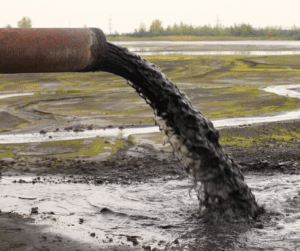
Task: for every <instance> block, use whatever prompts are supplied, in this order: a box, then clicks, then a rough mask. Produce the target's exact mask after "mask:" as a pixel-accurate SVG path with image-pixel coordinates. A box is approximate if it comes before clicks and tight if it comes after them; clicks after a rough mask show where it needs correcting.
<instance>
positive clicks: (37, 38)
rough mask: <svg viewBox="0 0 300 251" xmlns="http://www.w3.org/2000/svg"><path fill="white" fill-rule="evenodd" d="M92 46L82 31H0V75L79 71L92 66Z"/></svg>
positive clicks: (89, 36)
mask: <svg viewBox="0 0 300 251" xmlns="http://www.w3.org/2000/svg"><path fill="white" fill-rule="evenodd" d="M92 45H93V33H92V31H91V30H89V29H84V28H82V29H80V28H79V29H14V28H12V29H0V59H1V60H0V72H1V73H27V72H66V71H81V70H83V69H85V68H86V67H87V66H88V65H89V64H91V60H92V55H91V54H92V53H91V47H92ZM102 61H103V59H101V62H102Z"/></svg>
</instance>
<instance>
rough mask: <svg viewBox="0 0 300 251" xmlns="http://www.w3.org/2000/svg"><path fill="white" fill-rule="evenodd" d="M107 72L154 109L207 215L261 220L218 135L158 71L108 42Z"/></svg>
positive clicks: (162, 129)
mask: <svg viewBox="0 0 300 251" xmlns="http://www.w3.org/2000/svg"><path fill="white" fill-rule="evenodd" d="M101 71H107V72H110V73H113V74H116V75H119V76H122V77H123V78H125V79H127V80H128V84H129V85H131V86H132V87H133V88H134V89H135V90H136V91H137V92H138V93H139V95H140V96H141V97H142V98H143V99H145V101H146V102H147V103H148V104H149V105H150V106H151V107H152V108H153V110H154V114H155V118H154V119H155V121H156V124H157V125H158V126H159V128H160V130H161V131H163V132H164V133H165V134H166V135H167V136H168V139H169V142H170V144H171V145H172V147H173V148H174V152H175V155H176V156H177V157H178V159H179V160H180V162H181V163H182V164H183V166H184V167H185V170H186V171H187V172H188V174H189V175H190V177H191V178H192V180H193V181H194V184H195V189H196V190H197V194H198V199H199V202H200V208H201V210H202V211H203V212H204V211H205V212H217V213H221V214H225V215H228V216H230V217H233V216H247V215H248V216H250V217H252V218H256V217H257V216H258V215H259V213H260V210H261V209H260V207H259V206H258V204H257V202H256V200H255V196H254V195H253V194H252V192H251V190H250V188H249V187H248V186H247V184H246V183H245V181H244V176H243V174H242V172H241V170H240V167H239V165H238V164H237V163H236V162H235V161H234V160H233V159H231V158H230V157H229V156H228V155H227V154H226V153H225V151H224V149H223V148H222V146H221V145H220V144H219V132H218V130H217V129H215V128H214V126H213V124H212V123H211V122H210V121H209V120H208V119H206V118H205V117H204V115H203V114H202V113H201V112H199V111H198V110H197V109H196V108H194V107H193V105H192V103H191V101H190V100H189V98H188V97H187V96H186V94H185V93H184V92H182V91H180V90H179V89H178V87H177V86H176V85H175V84H174V83H172V81H171V80H170V79H169V78H168V77H167V76H166V75H164V74H163V73H162V72H161V70H160V69H159V68H158V67H157V66H156V65H154V64H151V63H150V62H148V61H147V60H144V59H142V58H141V57H140V56H138V55H136V54H134V53H132V52H130V51H129V50H128V49H126V48H122V47H120V46H117V45H114V44H112V43H109V42H108V52H107V59H106V60H105V62H104V65H103V66H102V68H101Z"/></svg>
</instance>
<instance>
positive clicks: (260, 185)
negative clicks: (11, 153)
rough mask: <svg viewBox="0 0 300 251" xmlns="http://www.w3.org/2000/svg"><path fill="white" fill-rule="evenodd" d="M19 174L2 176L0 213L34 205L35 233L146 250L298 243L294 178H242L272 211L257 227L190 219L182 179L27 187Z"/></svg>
mask: <svg viewBox="0 0 300 251" xmlns="http://www.w3.org/2000/svg"><path fill="white" fill-rule="evenodd" d="M35 178H36V177H35ZM20 179H21V180H24V181H29V182H30V181H32V180H33V177H25V176H23V177H22V176H16V177H2V180H1V181H0V198H1V204H0V209H1V210H2V211H4V212H7V211H12V212H17V213H20V214H24V215H30V212H31V209H32V208H33V207H38V214H32V215H31V216H32V217H34V218H35V219H36V223H37V224H41V225H46V226H48V228H45V229H44V230H43V231H45V232H48V233H49V232H52V233H55V234H60V235H64V236H68V237H70V238H73V239H74V240H77V241H80V242H87V243H91V244H92V245H95V246H96V247H97V246H99V247H100V246H103V245H113V244H114V245H115V244H122V243H124V244H126V245H128V244H130V245H132V244H133V243H132V241H131V240H130V239H129V240H128V236H136V240H137V241H138V243H136V244H137V245H140V246H143V245H149V246H151V247H152V248H153V247H158V248H159V247H160V248H162V247H164V246H165V245H169V244H170V245H171V246H174V247H176V245H177V244H176V243H179V244H180V245H181V247H182V246H184V245H187V246H189V247H191V246H197V247H203V248H208V249H205V250H214V247H220V246H222V247H223V248H230V249H228V250H258V249H259V250H297V248H299V246H300V224H299V223H300V209H299V207H298V206H299V202H297V201H300V195H299V193H300V176H297V175H283V174H275V175H271V176H264V175H260V174H257V175H249V176H247V177H246V182H247V184H248V185H249V186H250V187H251V188H252V190H253V192H254V194H255V196H256V198H257V200H258V202H259V204H260V205H264V206H265V208H266V209H267V211H268V212H273V216H272V219H271V224H269V225H268V226H262V227H261V229H260V227H259V228H252V229H245V228H243V223H239V224H236V225H233V226H231V227H230V229H228V226H227V227H226V226H223V225H222V224H221V225H220V224H212V225H211V224H208V225H207V224H205V225H204V224H200V221H199V220H198V219H197V218H196V217H193V216H192V215H195V214H197V211H198V200H197V198H196V195H195V193H194V192H193V191H191V193H190V194H189V189H190V187H191V182H190V181H189V180H183V181H178V180H172V181H162V180H156V181H153V182H151V183H145V184H132V185H112V184H107V185H94V184H93V182H88V183H87V184H80V183H76V184H73V183H68V178H66V179H63V178H62V177H52V178H51V179H50V178H49V179H48V178H47V180H46V181H45V182H44V183H35V184H32V183H18V181H19V180H20ZM14 180H16V181H17V183H13V181H14ZM91 233H94V234H95V238H92V237H91ZM176 240H177V241H176ZM174 241H175V242H174ZM209 248H210V249H209ZM187 250H188V249H187ZM225 250H226V249H225Z"/></svg>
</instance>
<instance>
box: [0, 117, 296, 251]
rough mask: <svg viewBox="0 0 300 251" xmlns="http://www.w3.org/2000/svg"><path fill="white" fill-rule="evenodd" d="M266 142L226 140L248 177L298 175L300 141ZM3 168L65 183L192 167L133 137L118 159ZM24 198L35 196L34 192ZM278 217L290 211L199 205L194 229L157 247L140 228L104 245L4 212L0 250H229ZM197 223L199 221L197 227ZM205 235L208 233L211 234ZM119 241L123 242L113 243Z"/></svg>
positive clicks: (127, 179)
mask: <svg viewBox="0 0 300 251" xmlns="http://www.w3.org/2000/svg"><path fill="white" fill-rule="evenodd" d="M292 126H294V124H293V123H283V124H282V125H281V127H285V128H287V129H289V128H291V127H292ZM255 130H257V132H259V131H260V130H261V127H259V126H256V127H247V128H238V130H237V129H236V130H233V129H232V128H229V129H223V130H221V135H222V133H223V134H224V135H225V134H231V135H240V134H241V133H245V134H247V133H251V135H255V133H254V131H255ZM260 142H261V141H260V140H259V139H257V143H258V145H256V146H255V147H241V146H238V145H227V146H226V145H225V150H226V151H227V152H228V153H229V154H230V155H231V156H232V157H233V158H235V160H236V162H237V163H238V164H240V165H241V167H242V171H243V174H244V175H245V177H246V179H247V177H248V175H258V176H268V175H271V176H274V175H276V174H282V175H284V174H289V175H298V174H299V173H300V165H299V164H300V157H299V154H298V153H299V147H298V145H297V144H292V145H290V144H288V145H287V144H282V142H277V144H274V145H273V146H272V147H268V146H266V144H265V143H261V144H260ZM29 163H31V164H29ZM0 169H1V172H2V175H3V177H8V176H10V177H11V178H13V183H16V184H20V183H26V182H30V183H33V184H41V183H42V184H46V183H47V184H52V185H59V184H62V183H67V184H80V183H82V184H95V185H106V184H122V185H128V184H129V185H130V184H131V185H133V184H138V183H147V182H151V181H152V180H153V179H158V178H160V179H162V180H164V181H165V182H167V181H168V180H170V181H171V180H183V179H186V178H187V174H186V172H185V171H184V169H183V167H182V165H181V164H180V163H179V161H178V160H177V158H176V157H175V155H174V154H173V152H171V151H162V150H160V149H158V148H155V147H153V145H150V144H147V143H145V142H144V141H140V142H139V143H137V144H132V142H127V144H126V145H125V146H124V147H123V148H122V149H120V150H119V151H118V152H117V154H115V155H114V157H113V158H112V159H110V160H105V161H103V160H102V161H101V160H95V161H88V160H85V159H84V158H82V157H80V156H79V157H78V158H75V159H60V158H55V157H34V158H30V159H29V158H2V159H1V161H0ZM24 175H25V176H32V175H34V176H36V177H35V178H34V179H32V180H30V181H28V180H26V179H23V178H22V177H23V176H24ZM57 175H58V176H57ZM55 177H56V178H55ZM57 177H60V178H57ZM187 189H188V188H187ZM23 199H25V200H29V199H30V198H23ZM32 199H34V198H32ZM287 204H288V209H286V212H285V213H286V214H288V211H289V212H291V210H292V211H293V210H294V211H297V210H298V208H299V206H300V200H299V198H298V196H294V197H292V198H291V199H290V200H289V201H287ZM0 209H1V208H0ZM34 210H35V209H34V208H32V212H31V213H35V211H34ZM37 210H38V209H37ZM103 210H106V211H105V212H104V211H103V212H102V213H103V214H104V213H105V214H107V215H110V217H121V216H117V215H115V214H114V213H113V212H110V210H111V209H103ZM37 213H38V215H44V214H45V213H46V214H45V219H46V216H47V217H52V216H53V218H55V215H53V214H55V212H53V209H51V207H49V209H48V210H47V212H40V211H37ZM51 215H52V216H51ZM113 215H115V216H113ZM278 217H279V218H282V217H284V216H283V215H282V213H280V214H278V213H276V212H274V211H273V212H270V211H266V212H265V213H263V214H261V215H260V217H258V218H257V219H256V220H253V219H251V218H249V219H248V218H247V219H238V220H234V219H227V218H226V217H224V218H219V216H217V215H214V214H206V215H205V216H203V215H201V214H200V213H197V211H195V212H191V213H190V215H189V216H188V217H187V218H186V222H185V224H186V225H189V224H191V226H192V228H191V230H190V231H186V232H183V233H182V234H181V235H180V239H176V238H174V239H173V240H172V241H171V242H166V241H164V240H157V242H156V244H157V245H156V247H155V248H152V247H151V246H150V245H149V246H147V245H142V241H141V239H140V235H139V233H138V232H137V233H136V234H135V235H128V236H125V237H122V238H123V239H122V241H120V242H118V240H119V239H118V238H120V237H117V236H115V237H114V236H110V237H109V238H107V243H103V245H104V246H103V245H102V247H103V249H101V245H100V246H97V247H95V246H93V245H92V244H88V243H86V242H80V243H77V242H76V241H74V240H73V239H72V240H71V239H68V238H67V237H65V236H63V235H60V234H57V233H55V234H53V233H52V232H51V231H50V230H47V229H46V230H45V231H42V232H41V227H40V226H39V225H35V224H33V223H32V222H33V220H30V217H29V218H28V215H27V216H25V217H22V216H21V215H16V214H13V213H7V212H2V213H1V214H0V221H1V231H2V233H3V234H1V235H0V238H4V239H3V240H0V242H1V243H4V244H3V246H1V248H0V250H5V251H6V250H10V249H12V248H13V250H199V249H203V250H226V248H227V250H244V249H243V245H244V244H243V243H247V242H248V241H247V234H246V233H247V232H249V231H256V230H255V229H257V230H258V231H261V230H264V229H268V228H272V227H273V228H278V229H277V230H276V231H280V227H281V225H280V224H279V225H278V226H277V225H276V224H275V223H274V219H277V218H278ZM286 217H287V216H286ZM83 221H84V219H83ZM75 223H77V222H74V224H75ZM197 224H198V226H199V227H198V228H195V225H197ZM274 224H275V225H276V226H274ZM162 228H163V229H165V230H168V229H170V230H172V229H174V226H172V225H162ZM283 228H284V226H283ZM175 229H176V227H175ZM25 230H26V231H25ZM86 234H87V235H88V236H90V238H91V239H93V238H97V234H96V235H94V233H93V232H90V233H86ZM203 236H205V240H204V239H203ZM244 236H246V237H244ZM209 237H210V238H209ZM243 238H244V239H243ZM185 240H186V241H185ZM191 240H194V241H191ZM2 241H3V242H2ZM116 243H118V244H117V245H113V244H116ZM158 244H159V245H158ZM224 248H225V249H224ZM262 248H263V247H262ZM246 250H248V249H246ZM262 250H264V249H262ZM275 250H276V249H275ZM278 250H280V249H278Z"/></svg>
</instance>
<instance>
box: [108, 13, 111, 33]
mask: <svg viewBox="0 0 300 251" xmlns="http://www.w3.org/2000/svg"><path fill="white" fill-rule="evenodd" d="M111 29H112V22H111V15H110V14H109V19H108V30H109V35H111Z"/></svg>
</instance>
